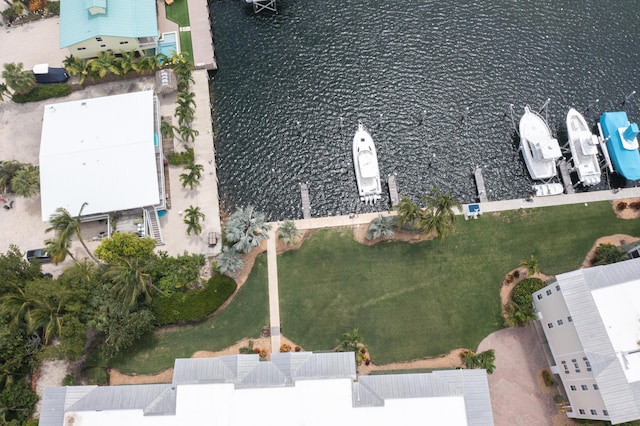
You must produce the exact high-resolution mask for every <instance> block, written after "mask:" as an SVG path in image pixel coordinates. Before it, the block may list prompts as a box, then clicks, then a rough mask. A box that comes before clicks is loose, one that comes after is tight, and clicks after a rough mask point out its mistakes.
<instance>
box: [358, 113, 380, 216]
mask: <svg viewBox="0 0 640 426" xmlns="http://www.w3.org/2000/svg"><path fill="white" fill-rule="evenodd" d="M353 165H354V168H355V171H356V182H357V183H358V196H359V197H360V201H364V202H365V203H367V204H375V203H376V201H378V200H379V199H380V198H382V196H381V194H382V186H381V184H380V172H379V169H378V154H377V152H376V147H375V145H374V144H373V139H372V138H371V135H370V134H369V132H367V131H366V130H365V129H364V127H363V126H362V124H359V125H358V131H357V132H356V134H355V136H354V137H353Z"/></svg>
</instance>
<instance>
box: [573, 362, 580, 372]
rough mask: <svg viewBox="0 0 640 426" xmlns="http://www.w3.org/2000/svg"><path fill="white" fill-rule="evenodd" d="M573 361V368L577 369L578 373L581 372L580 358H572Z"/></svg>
mask: <svg viewBox="0 0 640 426" xmlns="http://www.w3.org/2000/svg"><path fill="white" fill-rule="evenodd" d="M571 362H572V363H573V368H574V369H575V370H576V373H579V372H580V366H579V365H578V360H577V359H572V360H571Z"/></svg>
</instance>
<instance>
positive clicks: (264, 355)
mask: <svg viewBox="0 0 640 426" xmlns="http://www.w3.org/2000/svg"><path fill="white" fill-rule="evenodd" d="M258 355H260V359H267V355H268V353H267V350H266V349H261V350H260V353H259V354H258Z"/></svg>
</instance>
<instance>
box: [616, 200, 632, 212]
mask: <svg viewBox="0 0 640 426" xmlns="http://www.w3.org/2000/svg"><path fill="white" fill-rule="evenodd" d="M627 207H629V204H627V203H625V202H624V201H620V202H618V204H616V209H618V210H624V209H626V208H627Z"/></svg>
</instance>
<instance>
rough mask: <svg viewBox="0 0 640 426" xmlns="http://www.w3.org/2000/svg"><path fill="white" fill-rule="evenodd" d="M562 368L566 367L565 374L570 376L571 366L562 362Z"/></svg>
mask: <svg viewBox="0 0 640 426" xmlns="http://www.w3.org/2000/svg"><path fill="white" fill-rule="evenodd" d="M562 366H563V367H564V374H569V366H568V365H567V361H562Z"/></svg>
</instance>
